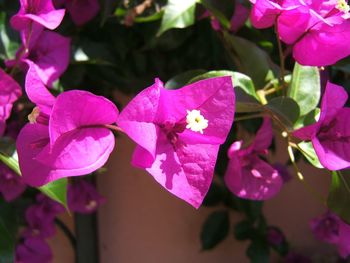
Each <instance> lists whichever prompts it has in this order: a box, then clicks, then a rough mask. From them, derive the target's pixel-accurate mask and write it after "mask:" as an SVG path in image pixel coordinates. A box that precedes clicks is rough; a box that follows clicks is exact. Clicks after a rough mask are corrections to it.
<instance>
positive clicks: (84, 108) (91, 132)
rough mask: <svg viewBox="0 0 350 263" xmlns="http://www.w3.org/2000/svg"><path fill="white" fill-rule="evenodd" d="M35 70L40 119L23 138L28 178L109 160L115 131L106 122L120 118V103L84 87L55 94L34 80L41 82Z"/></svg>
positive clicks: (86, 169)
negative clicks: (52, 95)
mask: <svg viewBox="0 0 350 263" xmlns="http://www.w3.org/2000/svg"><path fill="white" fill-rule="evenodd" d="M28 73H30V72H28ZM32 73H33V74H27V80H26V82H27V85H26V91H27V93H28V97H29V98H30V99H32V101H33V102H34V103H36V104H37V105H38V109H39V114H38V116H36V118H35V121H36V123H29V124H27V125H26V126H25V127H24V128H23V129H22V130H21V132H20V134H19V135H18V139H17V144H16V145H17V150H18V158H19V165H20V168H21V172H22V175H23V180H24V181H25V182H26V183H28V184H29V185H32V186H41V185H44V184H47V183H49V182H51V181H54V180H57V179H60V178H63V177H68V176H78V175H84V174H88V173H91V172H93V171H95V170H97V169H98V168H100V167H101V166H103V165H104V164H105V162H106V161H107V159H108V157H109V155H110V153H111V152H112V150H113V148H114V135H113V134H112V132H111V131H110V130H109V129H108V128H106V127H105V125H107V124H112V123H115V121H116V119H117V115H118V110H117V108H116V106H115V105H114V104H113V103H112V102H111V101H109V100H107V99H105V98H104V97H101V96H96V95H94V94H92V93H90V92H87V91H80V90H72V91H67V92H64V93H61V94H60V95H59V96H58V97H57V98H56V99H53V98H52V97H51V96H50V95H49V92H48V91H47V89H46V88H45V87H44V86H43V84H42V83H41V86H29V85H28V84H29V83H32V84H34V83H35V84H38V85H40V80H39V79H38V76H37V75H35V71H33V72H32ZM40 90H41V91H43V93H42V94H43V97H41V96H40V92H39V91H40ZM45 97H46V98H48V100H47V101H45V100H44V98H45ZM35 121H34V122H35Z"/></svg>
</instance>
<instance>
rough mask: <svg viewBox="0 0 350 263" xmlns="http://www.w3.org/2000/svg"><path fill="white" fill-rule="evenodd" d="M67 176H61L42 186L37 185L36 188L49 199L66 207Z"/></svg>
mask: <svg viewBox="0 0 350 263" xmlns="http://www.w3.org/2000/svg"><path fill="white" fill-rule="evenodd" d="M67 182H68V180H67V178H62V179H59V180H56V181H53V182H51V183H48V184H46V185H44V186H41V187H39V188H38V189H39V190H40V191H41V192H43V193H44V194H45V195H47V196H48V197H50V198H51V199H53V200H55V201H57V202H58V203H60V204H62V205H63V206H64V207H65V208H66V209H68V207H67Z"/></svg>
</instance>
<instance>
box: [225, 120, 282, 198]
mask: <svg viewBox="0 0 350 263" xmlns="http://www.w3.org/2000/svg"><path fill="white" fill-rule="evenodd" d="M272 139H273V134H272V126H271V121H270V120H269V119H267V118H265V119H264V122H263V124H262V126H261V127H260V129H259V131H258V132H257V135H256V138H255V140H254V141H253V143H252V144H251V145H250V146H249V147H248V148H246V149H241V148H242V141H238V142H235V143H233V144H232V145H231V147H230V149H229V151H228V157H229V159H230V160H229V164H228V167H227V170H226V174H225V177H224V179H225V183H226V185H227V187H228V188H229V189H230V191H231V192H232V193H234V194H235V195H237V196H239V197H241V198H245V199H251V200H266V199H270V198H272V197H273V196H275V195H276V194H277V193H278V192H279V191H280V189H281V187H282V184H283V180H282V178H281V176H280V175H279V173H278V170H276V169H275V168H274V167H273V166H272V165H270V164H269V163H267V162H266V161H264V160H263V159H261V158H260V157H259V155H264V154H266V153H267V149H268V147H269V146H270V144H271V142H272Z"/></svg>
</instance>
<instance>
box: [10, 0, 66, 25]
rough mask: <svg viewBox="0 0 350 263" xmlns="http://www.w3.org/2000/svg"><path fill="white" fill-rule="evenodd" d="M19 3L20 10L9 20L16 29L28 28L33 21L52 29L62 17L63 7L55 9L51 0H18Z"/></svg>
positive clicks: (58, 23) (59, 22)
mask: <svg viewBox="0 0 350 263" xmlns="http://www.w3.org/2000/svg"><path fill="white" fill-rule="evenodd" d="M20 3H21V7H20V10H19V11H18V13H17V14H15V15H14V16H13V17H12V18H11V21H10V22H11V26H12V27H13V28H15V29H16V30H25V29H28V28H29V27H31V26H32V25H31V24H32V23H33V22H34V23H37V24H39V25H41V26H42V27H45V28H48V29H50V30H53V29H56V28H57V27H58V26H59V25H60V24H61V22H62V19H63V17H64V12H65V11H64V9H59V10H55V8H54V6H53V4H52V0H20Z"/></svg>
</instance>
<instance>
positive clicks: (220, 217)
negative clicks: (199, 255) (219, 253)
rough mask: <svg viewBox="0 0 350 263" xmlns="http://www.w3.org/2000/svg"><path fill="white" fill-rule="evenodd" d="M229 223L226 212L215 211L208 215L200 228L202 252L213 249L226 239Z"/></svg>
mask: <svg viewBox="0 0 350 263" xmlns="http://www.w3.org/2000/svg"><path fill="white" fill-rule="evenodd" d="M229 221H230V220H229V213H228V211H215V212H213V213H211V214H210V215H209V217H208V218H207V219H206V221H205V222H204V225H203V226H202V232H201V243H202V249H203V250H208V249H212V248H214V247H215V246H216V245H218V244H219V243H220V242H221V241H223V240H224V239H225V238H226V237H227V235H228V232H229V227H230V223H229Z"/></svg>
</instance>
